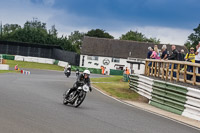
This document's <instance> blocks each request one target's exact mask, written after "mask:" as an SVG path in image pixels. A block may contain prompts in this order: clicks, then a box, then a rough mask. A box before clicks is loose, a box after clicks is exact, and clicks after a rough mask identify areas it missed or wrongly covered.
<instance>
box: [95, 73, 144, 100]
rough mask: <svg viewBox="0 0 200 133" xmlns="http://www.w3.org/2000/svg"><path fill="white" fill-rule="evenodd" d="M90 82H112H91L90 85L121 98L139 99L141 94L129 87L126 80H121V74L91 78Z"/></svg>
mask: <svg viewBox="0 0 200 133" xmlns="http://www.w3.org/2000/svg"><path fill="white" fill-rule="evenodd" d="M91 81H92V82H112V83H92V85H93V86H94V87H96V88H98V89H100V90H102V91H103V92H105V93H107V94H108V95H110V96H113V97H116V98H119V99H122V100H133V101H135V100H139V99H141V96H140V95H139V94H137V93H136V92H134V91H132V90H130V89H129V83H128V82H122V76H112V77H106V78H92V79H91Z"/></svg>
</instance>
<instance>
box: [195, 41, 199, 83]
mask: <svg viewBox="0 0 200 133" xmlns="http://www.w3.org/2000/svg"><path fill="white" fill-rule="evenodd" d="M196 49H197V51H196V52H195V63H199V64H200V42H199V44H198V45H197V46H196ZM198 73H200V68H198ZM196 81H197V82H200V77H199V76H197V77H196Z"/></svg>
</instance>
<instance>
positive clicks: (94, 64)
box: [80, 55, 145, 74]
mask: <svg viewBox="0 0 200 133" xmlns="http://www.w3.org/2000/svg"><path fill="white" fill-rule="evenodd" d="M90 57H92V56H89V58H90ZM96 58H97V57H96ZM93 59H94V57H93ZM117 59H119V60H120V61H119V62H113V61H112V57H102V56H98V60H90V59H88V55H81V56H80V67H87V68H97V69H100V68H101V66H104V67H106V70H107V71H108V74H109V69H119V67H120V65H122V66H123V69H125V67H128V68H129V69H130V64H129V63H127V59H122V58H117ZM144 68H145V67H144V65H140V70H138V65H136V64H134V65H133V70H134V73H137V74H144Z"/></svg>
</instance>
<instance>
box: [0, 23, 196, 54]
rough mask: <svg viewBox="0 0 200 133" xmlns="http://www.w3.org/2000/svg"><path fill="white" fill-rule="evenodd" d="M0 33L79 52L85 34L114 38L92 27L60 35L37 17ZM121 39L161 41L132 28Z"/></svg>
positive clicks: (11, 38) (4, 27)
mask: <svg viewBox="0 0 200 133" xmlns="http://www.w3.org/2000/svg"><path fill="white" fill-rule="evenodd" d="M194 31H195V33H192V34H191V35H190V36H189V37H188V42H187V43H186V44H185V46H187V47H188V48H189V47H191V46H193V45H195V44H196V43H197V42H198V41H200V25H199V26H198V27H197V28H195V29H194ZM0 33H1V34H0V40H6V41H17V42H28V43H38V44H48V45H59V46H61V47H62V48H63V49H64V50H68V51H74V52H77V53H80V48H81V45H82V41H83V37H84V36H90V37H99V38H109V39H114V37H113V36H112V35H110V34H109V33H107V32H106V31H105V30H103V29H92V30H90V31H88V32H87V33H83V32H79V31H74V32H71V34H70V35H68V36H61V37H59V36H58V31H57V29H56V26H55V25H52V26H51V28H50V29H47V27H46V23H43V22H41V21H39V20H37V19H33V20H31V21H26V22H25V23H24V25H23V26H20V25H18V24H5V25H1V30H0ZM119 39H120V40H133V41H140V42H152V43H155V44H159V43H160V40H159V39H157V38H147V37H146V36H145V35H144V34H142V33H140V32H137V31H132V30H130V31H128V32H127V33H126V34H122V35H121V37H120V38H119Z"/></svg>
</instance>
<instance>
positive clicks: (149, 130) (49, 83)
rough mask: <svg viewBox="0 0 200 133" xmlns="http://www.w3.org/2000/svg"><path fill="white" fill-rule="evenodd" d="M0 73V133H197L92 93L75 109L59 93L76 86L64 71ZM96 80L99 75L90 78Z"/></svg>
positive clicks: (72, 78)
mask: <svg viewBox="0 0 200 133" xmlns="http://www.w3.org/2000/svg"><path fill="white" fill-rule="evenodd" d="M31 73H32V74H31V75H22V74H15V73H7V74H0V133H199V132H200V131H199V130H197V129H194V128H192V127H188V126H186V125H183V124H180V123H177V122H175V121H172V120H169V119H166V118H163V117H161V116H157V115H155V114H152V113H149V112H146V111H142V110H140V109H137V108H134V107H130V106H127V105H125V104H123V103H120V102H118V101H116V100H113V99H111V98H109V97H107V96H105V95H102V94H101V93H100V92H98V91H96V90H95V89H93V91H92V92H91V93H88V94H87V96H86V99H85V101H84V102H83V104H82V105H81V106H80V107H79V108H74V107H71V106H64V105H63V104H62V94H63V92H64V91H65V90H66V89H67V88H70V87H71V86H72V85H73V83H74V82H75V75H74V74H72V75H71V77H70V78H66V77H65V76H64V74H63V72H56V71H44V70H31ZM91 76H92V77H98V75H91Z"/></svg>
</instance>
